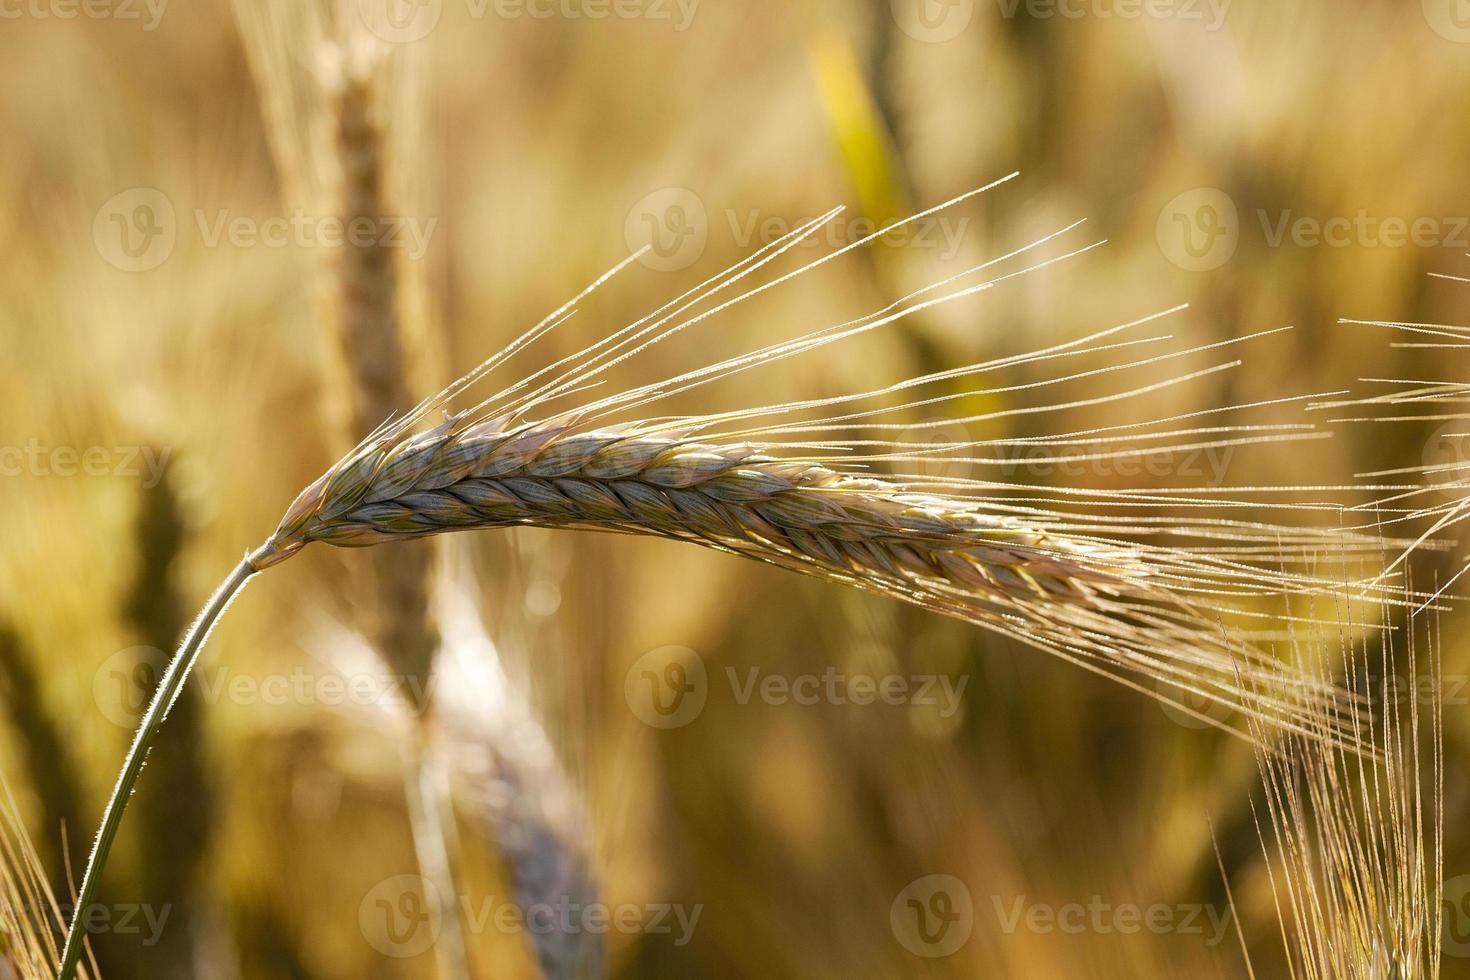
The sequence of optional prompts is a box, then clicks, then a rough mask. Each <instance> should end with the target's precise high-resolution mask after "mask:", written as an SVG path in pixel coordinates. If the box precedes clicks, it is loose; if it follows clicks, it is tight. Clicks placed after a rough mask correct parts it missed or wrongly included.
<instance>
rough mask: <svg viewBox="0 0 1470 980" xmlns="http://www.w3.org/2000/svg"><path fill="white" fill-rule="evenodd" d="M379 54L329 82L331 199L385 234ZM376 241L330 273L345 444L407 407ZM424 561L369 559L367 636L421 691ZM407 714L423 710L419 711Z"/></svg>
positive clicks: (391, 275) (393, 293) (413, 551)
mask: <svg viewBox="0 0 1470 980" xmlns="http://www.w3.org/2000/svg"><path fill="white" fill-rule="evenodd" d="M385 57H386V54H384V53H383V51H382V50H381V49H379V48H375V47H371V46H360V45H359V46H346V47H345V48H344V50H343V51H342V53H341V55H340V57H338V58H337V59H335V60H336V62H337V64H338V65H339V66H340V70H339V71H338V72H337V73H336V75H335V79H334V80H333V81H332V82H329V83H328V84H329V93H328V98H329V101H330V105H331V106H332V108H333V110H334V111H333V118H334V119H335V121H336V140H335V144H334V145H335V147H336V155H335V160H336V165H337V173H338V200H339V206H340V214H341V217H342V222H343V226H344V227H347V228H351V227H357V226H364V227H372V228H375V229H378V228H382V227H384V223H385V222H386V221H387V220H388V218H389V217H390V215H391V213H392V208H391V207H390V205H389V203H388V198H387V187H388V182H387V167H388V156H389V154H388V140H387V135H386V133H385V130H384V125H385V121H384V119H383V117H382V115H381V113H380V109H379V106H380V104H381V98H382V95H381V93H380V92H379V88H378V78H379V72H380V67H381V66H382V65H383V64H384V61H383V59H384V58H385ZM400 251H401V250H399V249H395V248H390V247H388V245H387V244H385V243H384V241H383V240H382V236H381V235H379V234H375V235H372V236H369V237H368V238H363V237H356V236H348V241H347V242H346V243H345V244H344V245H343V247H342V248H341V249H340V258H339V261H338V263H337V267H336V270H335V278H336V283H337V301H338V303H337V311H336V317H335V330H334V333H335V335H336V351H337V356H338V358H339V360H340V368H339V374H340V375H341V378H342V382H343V383H342V389H343V400H344V401H345V403H346V405H347V412H346V417H347V426H348V427H347V430H346V434H345V437H344V439H343V442H344V443H345V444H346V445H348V446H350V445H352V444H353V443H354V442H356V440H357V439H358V438H360V437H361V434H362V433H364V432H371V431H373V430H374V429H376V428H377V427H378V426H379V425H381V424H382V423H383V421H384V420H385V419H388V418H390V417H392V416H394V415H397V414H399V413H401V412H404V411H406V410H407V409H408V408H410V407H411V406H412V404H413V399H412V397H411V395H410V394H409V390H410V386H409V380H408V379H409V376H410V370H409V366H408V363H407V358H406V355H405V345H404V337H403V327H402V318H401V315H400V310H399V307H398V302H399V292H398V282H399V277H400V272H401V270H400V269H399V268H398V258H399V255H398V253H399V252H400ZM432 561H433V556H432V553H431V551H430V549H428V548H399V549H394V550H393V551H392V552H385V553H380V554H377V555H374V558H373V561H372V571H373V576H374V579H375V582H374V589H375V592H376V595H377V602H375V603H374V604H373V606H372V609H373V619H374V622H373V624H372V638H373V641H374V643H375V644H376V645H377V647H378V650H379V652H380V654H381V655H382V656H383V658H384V659H385V660H387V661H388V663H389V664H390V666H392V667H393V668H394V669H395V670H396V671H397V672H399V673H400V674H402V675H403V676H405V677H410V678H413V679H415V680H416V681H418V682H419V683H416V684H412V685H409V687H410V689H411V690H414V691H426V690H427V689H428V683H427V681H428V677H429V674H430V673H431V671H432V668H433V658H434V651H435V649H436V648H437V646H438V637H437V636H436V635H435V631H434V628H433V624H432V620H431V619H430V616H429V592H430V586H429V580H430V574H431V571H432ZM415 707H416V708H417V709H418V710H419V711H420V713H422V711H423V710H424V709H425V708H426V707H427V705H425V704H418V705H415Z"/></svg>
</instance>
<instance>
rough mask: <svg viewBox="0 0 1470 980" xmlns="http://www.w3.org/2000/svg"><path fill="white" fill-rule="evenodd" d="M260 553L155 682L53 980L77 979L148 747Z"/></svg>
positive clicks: (235, 574)
mask: <svg viewBox="0 0 1470 980" xmlns="http://www.w3.org/2000/svg"><path fill="white" fill-rule="evenodd" d="M265 552H266V549H264V548H262V549H261V550H259V551H257V552H255V553H253V554H250V555H246V556H245V558H243V559H242V560H241V561H240V564H238V565H236V566H235V569H234V571H232V572H230V575H229V577H228V578H226V579H225V580H224V582H223V583H221V584H220V587H219V588H218V589H216V590H215V593H214V595H212V596H210V597H209V601H208V602H207V603H205V604H204V608H203V609H202V610H200V612H199V618H198V619H196V620H194V624H193V625H192V626H190V627H189V631H188V632H187V633H185V634H184V639H183V642H182V643H180V644H179V650H178V652H177V653H175V654H174V656H173V659H172V660H170V661H169V664H168V669H167V670H165V671H164V673H163V678H162V679H161V680H160V681H159V682H158V689H157V690H156V691H154V692H153V700H152V701H150V702H149V704H148V710H147V711H146V712H145V713H144V715H143V720H142V722H141V723H140V724H139V725H138V733H137V734H136V735H135V736H133V745H132V747H131V748H130V749H128V756H127V760H126V761H125V762H124V763H123V768H122V772H120V773H118V776H117V785H116V786H114V787H113V789H112V796H111V797H110V798H109V799H108V801H107V809H106V810H104V811H102V826H101V828H100V829H98V831H97V840H96V841H95V842H94V843H93V844H92V853H91V855H90V856H89V857H88V858H87V870H86V871H85V872H84V873H83V874H82V886H81V889H80V890H79V891H78V893H77V900H76V905H75V908H74V909H73V911H72V921H71V926H70V928H68V930H67V933H66V946H65V947H64V948H63V950H62V953H61V967H60V970H59V971H58V973H57V980H76V971H77V962H78V960H79V959H80V958H81V955H82V946H83V943H84V941H85V940H84V938H83V933H84V932H85V930H84V929H83V928H82V923H83V922H84V921H85V917H86V909H87V907H88V906H89V905H90V904H91V903H92V899H93V898H94V897H95V896H96V894H97V880H98V878H100V877H101V875H102V868H103V866H104V865H106V864H107V855H108V853H109V852H110V851H111V850H112V843H113V841H114V840H115V839H116V838H117V829H118V826H119V825H120V824H121V823H122V816H123V810H125V809H126V808H127V805H128V800H129V798H130V797H131V796H132V795H133V789H134V787H135V786H136V785H137V783H138V776H139V775H141V774H142V772H143V763H144V762H146V761H147V759H148V750H149V749H150V748H152V747H153V742H154V739H155V738H157V736H158V731H159V729H160V728H161V727H162V726H163V721H164V719H165V718H167V717H168V712H169V709H170V708H172V707H173V704H174V701H175V700H177V699H178V696H179V691H181V690H182V689H183V686H184V681H185V680H186V679H187V678H188V676H189V671H190V670H191V669H192V668H193V666H194V662H195V661H196V660H198V659H199V651H200V650H201V649H203V647H204V641H205V640H206V639H208V638H209V631H210V630H211V629H213V628H214V624H215V622H217V621H218V620H219V618H220V616H221V615H223V614H224V611H225V609H226V608H228V606H229V605H230V601H231V600H232V599H234V598H235V596H237V595H239V594H240V590H241V589H243V588H244V587H245V583H246V582H248V581H250V579H251V577H252V576H253V575H255V573H256V572H257V571H259V570H260V568H261V567H262V564H261V563H260V559H262V558H264V557H265Z"/></svg>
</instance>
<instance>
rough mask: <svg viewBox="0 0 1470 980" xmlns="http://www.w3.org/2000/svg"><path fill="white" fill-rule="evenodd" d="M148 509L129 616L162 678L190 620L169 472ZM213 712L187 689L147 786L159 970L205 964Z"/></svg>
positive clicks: (180, 516)
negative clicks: (159, 914)
mask: <svg viewBox="0 0 1470 980" xmlns="http://www.w3.org/2000/svg"><path fill="white" fill-rule="evenodd" d="M140 507H141V509H140V511H139V514H138V517H137V520H136V522H135V525H134V528H135V530H134V542H135V551H136V554H137V558H136V565H135V568H134V571H133V579H132V582H131V584H130V586H129V588H128V594H127V598H126V601H125V602H124V605H123V614H124V618H125V620H126V621H127V623H128V625H129V626H130V627H131V628H132V630H133V632H134V634H135V636H136V637H137V639H138V640H139V641H140V642H141V643H142V644H143V645H145V646H148V647H151V648H152V649H153V650H154V651H155V652H156V655H157V659H156V661H155V663H154V665H153V666H154V667H155V668H156V675H155V676H161V675H162V673H163V670H164V668H165V666H166V662H167V657H168V654H167V653H166V651H169V650H172V649H173V648H174V647H175V646H176V645H177V644H178V642H179V637H180V635H181V634H182V633H183V632H184V628H185V627H187V626H188V625H189V621H188V619H187V615H188V614H187V612H186V606H185V603H184V600H183V598H182V597H181V596H180V595H179V590H178V586H177V584H176V582H175V565H176V562H177V558H178V556H179V553H180V552H181V551H182V549H183V547H184V542H185V540H186V538H187V537H188V522H187V520H186V519H185V516H184V513H183V510H182V505H181V503H180V501H179V499H178V496H177V494H176V493H175V491H174V488H173V484H172V482H171V481H170V480H169V479H168V476H167V474H165V475H164V478H163V479H162V480H161V481H160V482H159V483H158V485H157V486H156V487H154V488H153V489H151V490H148V491H146V492H145V493H144V494H143V495H142V497H141V499H140ZM204 709H205V704H204V698H203V696H202V695H201V693H200V691H199V689H198V688H197V687H192V686H191V687H185V688H184V689H183V690H182V691H180V692H179V697H178V700H177V701H176V702H174V706H173V709H172V711H170V713H169V733H170V735H171V737H170V738H169V740H168V742H167V743H166V744H163V745H160V746H158V747H157V748H156V749H154V750H153V752H152V754H151V755H150V756H149V759H148V761H149V773H150V777H149V781H148V782H147V783H146V784H145V785H144V786H143V787H141V788H140V789H139V791H138V798H137V807H138V812H139V815H140V817H141V819H142V822H143V827H142V829H141V832H140V834H139V846H140V848H141V857H142V861H141V864H140V875H141V877H140V889H141V894H142V895H143V896H144V897H145V898H146V900H147V901H149V902H151V903H155V904H157V905H159V906H163V907H167V908H169V909H170V915H169V922H168V928H167V929H163V930H161V931H160V933H159V935H158V937H157V942H156V943H155V944H154V945H152V946H150V947H149V948H148V950H147V956H148V963H147V974H148V975H150V976H188V975H190V974H191V973H193V972H195V971H196V970H197V969H198V967H197V964H198V962H199V958H198V956H197V955H196V954H197V950H196V948H195V942H194V940H195V937H197V936H198V935H199V930H198V928H197V924H198V916H197V913H198V912H199V910H200V908H201V903H202V902H203V901H204V896H203V895H202V894H201V889H200V888H199V884H200V878H201V875H202V874H203V871H204V863H205V857H206V854H207V852H208V849H209V835H210V827H211V825H212V824H213V821H214V816H215V806H214V799H215V794H214V787H213V785H212V783H211V781H210V779H209V777H208V773H209V770H210V764H209V758H208V752H209V740H208V738H207V734H206V728H205V725H204Z"/></svg>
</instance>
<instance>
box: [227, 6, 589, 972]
mask: <svg viewBox="0 0 1470 980" xmlns="http://www.w3.org/2000/svg"><path fill="white" fill-rule="evenodd" d="M236 10H237V19H238V20H239V22H240V24H241V28H242V33H243V34H244V36H245V38H246V40H247V43H248V48H249V51H250V53H251V57H252V62H253V65H254V68H255V74H256V77H257V84H258V87H259V89H260V91H261V94H262V102H263V104H264V106H265V107H266V115H267V117H268V121H269V124H270V127H269V128H270V133H271V139H272V148H273V151H274V155H275V157H276V159H277V162H278V164H279V166H280V169H281V171H282V173H283V174H284V175H285V177H284V183H285V185H286V188H287V190H288V193H289V194H290V195H291V196H294V197H295V198H296V200H297V202H298V206H304V207H308V208H311V209H313V211H314V212H315V213H318V214H330V213H336V214H338V215H340V217H341V220H342V223H343V226H344V227H347V228H351V227H354V226H356V225H358V224H362V223H366V224H367V225H369V226H370V227H372V228H375V229H381V228H382V227H384V226H385V222H387V221H389V220H393V219H395V218H401V217H403V216H404V213H405V212H404V211H403V210H402V209H405V208H412V207H413V206H414V204H415V203H421V202H415V201H414V198H415V191H414V186H415V182H416V181H417V180H419V179H421V170H422V169H423V159H422V155H423V151H422V146H423V139H422V134H421V133H420V132H419V131H418V130H417V126H418V120H419V119H420V118H421V116H422V108H421V106H420V104H419V103H420V101H421V81H422V80H421V74H422V68H421V66H420V65H419V62H418V60H417V59H416V58H415V57H413V52H412V51H411V50H409V49H405V48H404V47H402V46H392V45H384V44H382V43H381V42H379V41H378V40H377V38H376V37H375V36H374V35H373V34H372V33H371V31H370V30H368V29H367V26H366V24H367V20H368V19H369V18H370V17H371V16H372V13H371V12H370V11H367V10H359V9H356V8H352V7H351V6H350V5H349V6H348V7H340V6H338V5H334V4H332V3H330V2H312V3H305V4H291V3H263V4H255V3H240V4H236ZM330 258H331V260H332V261H330V262H329V263H328V264H327V267H326V268H325V269H324V270H322V271H323V277H322V278H323V281H324V283H326V284H327V287H328V288H327V289H325V290H324V291H323V293H324V294H323V297H322V302H321V308H322V311H323V313H322V315H323V317H324V318H325V319H326V320H327V321H328V322H329V323H331V324H332V325H333V329H332V333H333V335H334V339H335V344H334V345H333V348H332V349H333V352H334V355H335V356H334V357H333V358H332V359H330V361H329V366H330V368H331V374H332V375H333V376H334V377H335V379H336V388H337V389H338V391H339V398H338V402H339V404H340V405H342V406H345V411H342V412H340V414H341V415H342V416H343V424H342V428H343V430H344V432H345V433H349V434H350V435H348V436H346V437H345V439H344V442H345V445H347V446H350V445H351V444H352V442H353V441H354V440H355V439H356V438H357V436H358V435H359V434H360V433H362V432H367V431H372V430H373V429H375V428H376V427H378V426H379V425H380V424H382V423H383V421H384V420H386V419H389V418H392V417H394V416H395V415H397V414H398V413H401V412H402V411H404V410H405V409H406V408H408V407H409V406H410V405H411V404H412V398H411V397H410V395H409V392H410V390H411V389H412V388H414V387H419V386H418V385H415V384H414V382H413V379H414V378H415V377H420V378H421V377H423V376H424V375H425V374H427V373H429V372H428V371H427V370H426V369H425V365H426V362H428V361H431V360H432V355H431V352H432V350H433V347H434V344H433V342H432V337H431V334H430V331H429V330H428V328H427V317H426V316H425V315H424V314H423V312H422V309H421V307H422V304H420V303H417V302H416V298H417V296H418V294H419V293H420V291H421V290H422V275H423V274H422V267H421V265H419V264H411V263H407V262H405V261H403V259H404V255H403V252H402V250H401V249H398V248H393V247H390V246H389V245H388V244H385V243H383V242H381V241H378V240H374V241H362V240H360V239H356V238H354V239H352V240H350V241H349V242H348V243H346V244H344V246H343V247H342V248H340V249H338V250H335V252H334V253H333V254H332V255H331V257H330ZM420 258H422V257H420ZM416 309H417V310H419V312H418V314H417V315H415V314H414V312H413V311H414V310H416ZM410 351H412V352H414V356H410ZM434 555H435V551H434V550H433V549H430V548H399V549H392V550H391V551H384V552H378V553H375V554H374V555H373V560H372V561H371V562H370V563H369V569H370V571H371V573H372V578H371V582H370V583H369V586H368V587H369V589H370V591H371V592H372V593H373V595H374V596H375V600H374V601H372V602H370V603H368V604H367V607H366V609H365V615H366V617H367V618H368V619H369V621H370V629H369V639H370V643H371V646H372V647H373V648H374V649H375V650H376V651H377V652H378V654H379V655H380V656H381V657H382V658H383V659H384V660H385V661H386V663H387V665H388V666H389V668H390V669H391V670H392V671H393V672H394V673H395V675H396V676H398V677H402V678H404V679H406V680H408V681H409V683H408V684H406V685H405V689H406V690H409V691H411V692H413V695H414V697H415V698H416V700H415V702H414V703H413V704H411V705H410V706H409V709H410V713H411V714H412V716H413V717H414V719H416V723H415V725H414V726H412V727H413V730H412V731H410V732H409V734H408V735H407V736H406V740H405V742H406V744H405V746H404V765H405V791H406V796H407V800H408V811H409V816H410V823H411V826H412V828H413V836H414V840H415V845H416V849H417V852H418V860H419V866H420V871H421V872H422V873H424V874H425V875H427V876H428V877H429V878H430V879H431V880H432V881H434V882H435V884H436V886H437V887H438V888H439V890H440V892H441V894H444V895H451V896H453V895H458V894H459V888H458V887H457V886H456V877H457V870H456V869H457V868H458V866H459V864H460V855H459V849H458V847H457V846H456V844H455V840H456V831H455V828H454V821H455V814H454V803H453V800H452V798H451V797H450V781H449V778H448V776H449V774H447V773H445V772H442V771H441V769H442V767H443V763H444V761H446V760H445V759H443V758H441V751H442V750H441V749H440V748H439V743H440V734H439V732H438V730H437V725H436V724H435V720H434V717H433V714H435V712H434V706H433V705H432V704H430V703H429V692H431V691H432V690H433V689H434V685H433V684H432V683H431V678H432V675H433V674H434V673H435V670H436V660H437V659H438V657H439V654H440V646H441V637H440V636H439V633H438V630H437V628H436V626H435V623H434V613H433V602H432V595H433V593H434V591H435V585H434V581H433V565H434ZM472 650H473V651H474V654H475V655H478V656H483V657H485V658H487V659H488V660H492V661H497V664H494V665H492V666H498V653H497V651H496V649H495V647H494V645H493V644H492V643H489V642H486V643H484V644H475V645H472ZM500 708H501V710H502V711H504V712H507V713H509V714H510V715H512V716H514V717H513V718H508V719H505V720H504V721H503V722H502V723H500V724H488V725H477V726H471V727H470V728H468V729H467V728H464V727H463V726H462V727H461V728H460V730H459V731H458V732H457V733H456V737H460V736H464V735H466V734H467V732H473V733H474V735H475V737H474V739H472V740H471V741H472V742H476V743H479V744H482V745H485V744H487V743H488V745H487V751H488V752H489V755H490V759H491V760H492V761H493V763H494V765H493V766H492V767H491V769H490V770H489V771H486V768H485V760H483V759H482V760H479V764H477V765H475V766H471V767H470V768H469V769H468V770H467V774H473V775H478V776H480V778H481V779H482V780H488V781H489V782H490V783H492V784H495V785H504V784H506V783H509V784H510V785H514V786H515V787H516V788H517V791H518V792H521V793H526V794H537V793H548V794H552V795H556V794H558V793H568V792H570V790H569V788H568V787H567V784H566V781H565V778H564V777H563V776H562V775H561V773H560V772H559V770H558V768H557V767H556V765H555V762H554V759H553V760H552V762H551V763H550V764H547V763H546V762H544V761H541V762H538V763H537V764H534V765H533V764H531V763H529V762H527V761H526V760H524V759H522V758H521V756H522V755H523V754H524V753H523V750H522V748H521V743H520V742H519V741H517V740H516V738H514V737H513V736H514V735H516V734H517V733H518V732H519V731H520V729H519V728H517V727H516V726H517V724H520V725H526V724H534V721H533V720H532V715H533V712H532V711H531V709H530V707H529V705H528V704H527V703H526V702H525V700H524V698H523V697H522V696H521V695H520V692H519V689H518V688H517V687H516V686H514V685H511V684H509V683H507V684H506V685H505V686H504V688H503V691H502V698H501V701H500ZM448 760H449V761H462V757H461V756H460V755H458V754H457V753H451V754H449V755H448ZM527 775H534V776H535V779H534V780H531V779H528V778H526V777H527ZM542 816H543V814H542V812H541V810H540V809H539V808H538V807H537V806H536V805H535V804H534V803H528V804H522V805H518V806H516V807H512V808H509V809H506V810H505V811H504V812H503V814H502V816H501V818H500V819H498V820H496V821H492V823H491V824H490V825H489V830H490V832H491V834H492V836H493V837H494V838H495V840H494V843H495V845H496V847H497V848H498V850H499V851H500V852H501V853H502V855H503V857H504V859H505V860H506V861H507V862H508V863H509V865H510V866H511V868H512V877H513V879H514V881H513V885H515V886H517V890H518V891H519V892H520V898H521V900H522V901H523V902H525V903H531V902H534V901H544V900H548V898H550V899H554V898H555V896H546V895H544V894H542V893H541V891H540V890H538V889H537V888H535V887H529V888H528V887H522V885H523V883H524V882H533V883H534V884H536V885H540V884H541V882H540V880H539V879H538V868H539V867H540V866H541V865H544V864H547V863H550V864H563V863H565V864H569V865H572V866H577V867H583V868H585V867H586V859H585V857H584V856H583V855H582V853H581V848H582V846H583V842H582V840H581V838H580V833H579V831H580V828H578V827H574V826H559V827H558V828H557V829H558V831H559V832H557V833H550V832H548V830H547V827H546V825H545V823H544V821H543V820H542ZM528 841H529V842H531V844H530V845H528V844H527V842H528ZM528 867H529V870H526V869H527V868H528ZM589 873H590V872H589ZM452 908H453V909H455V910H456V912H455V913H452V914H450V915H448V916H446V917H445V935H444V936H442V937H441V938H440V940H439V941H438V943H436V955H437V956H438V958H439V961H440V968H441V972H442V974H443V975H444V976H445V977H448V978H458V977H467V976H468V975H469V962H468V950H467V945H466V942H465V939H464V936H463V934H462V930H461V928H460V922H459V918H458V915H457V910H458V908H459V903H458V902H454V903H452ZM531 938H532V941H533V943H534V944H535V946H536V951H537V954H538V956H539V957H540V959H541V961H542V964H543V968H544V970H545V972H546V975H547V976H548V977H552V978H561V977H571V976H576V975H579V974H578V970H579V969H580V967H581V965H582V964H581V962H580V960H578V959H576V958H572V959H569V958H568V957H567V955H566V951H565V949H563V948H562V940H561V937H559V936H557V935H555V934H552V933H546V932H542V931H537V932H536V933H534V934H533V935H532V937H531ZM588 955H590V956H594V958H595V954H591V953H589V954H588Z"/></svg>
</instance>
